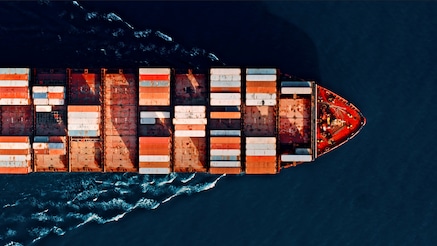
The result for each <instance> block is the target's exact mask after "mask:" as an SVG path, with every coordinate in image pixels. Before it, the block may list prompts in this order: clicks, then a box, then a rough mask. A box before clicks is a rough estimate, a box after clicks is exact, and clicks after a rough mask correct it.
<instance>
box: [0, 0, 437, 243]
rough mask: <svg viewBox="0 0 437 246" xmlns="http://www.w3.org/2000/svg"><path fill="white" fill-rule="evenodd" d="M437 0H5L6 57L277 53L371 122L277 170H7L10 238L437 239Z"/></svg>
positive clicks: (57, 59) (130, 62)
mask: <svg viewBox="0 0 437 246" xmlns="http://www.w3.org/2000/svg"><path fill="white" fill-rule="evenodd" d="M436 13H437V2H434V1H411V2H410V1H382V2H379V1H369V2H367V1H358V2H348V1H340V2H333V1H327V2H325V1H323V2H322V1H310V2H305V1H296V2H292V1H287V2H276V1H274V2H269V1H266V2H246V1H241V2H206V1H205V2H204V1H194V2H181V1H179V2H148V1H146V2H142V1H135V2H113V1H109V2H103V1H96V2H50V1H44V0H42V1H37V2H21V3H20V2H1V3H0V48H1V49H0V50H1V52H0V66H1V67H14V66H17V67H20V66H21V67H23V66H26V67H35V66H36V67H61V68H63V67H78V68H80V67H91V66H95V67H119V66H124V67H126V66H147V65H151V66H171V67H178V68H182V69H185V68H188V67H192V68H196V69H199V70H202V69H206V68H208V67H209V66H212V65H230V66H274V67H278V68H279V69H281V71H282V72H285V73H288V74H293V75H296V76H298V77H301V78H304V79H307V80H316V81H317V82H318V83H319V84H320V85H322V86H324V87H326V88H328V89H331V90H333V91H335V92H337V93H338V94H340V95H342V96H344V97H345V98H347V99H348V100H349V101H351V102H352V103H354V104H355V105H356V106H357V107H358V108H360V109H361V111H362V112H363V114H364V115H365V116H366V118H367V125H366V126H365V127H364V128H363V130H362V131H361V133H360V134H359V135H357V136H356V137H355V138H354V139H352V140H351V141H350V142H348V143H347V144H345V145H344V146H342V147H341V148H339V149H336V150H334V151H333V152H332V153H329V154H327V155H325V156H323V157H321V158H319V159H317V160H316V161H315V162H313V163H310V164H307V165H301V166H299V167H296V168H291V169H286V170H283V171H282V172H281V173H280V174H278V175H273V176H250V175H247V176H244V175H243V176H230V175H228V176H214V175H206V174H195V175H192V174H172V175H169V176H156V177H155V176H147V175H136V174H31V175H28V176H7V175H3V176H0V245H437V222H436V221H437V158H436V153H435V151H436V147H435V146H436V145H434V141H437V134H436V130H437V127H436V126H437V125H436V120H437V117H436V116H437V107H436V98H437V93H436V91H437V45H436V44H437V31H436V30H437V29H436V27H437V15H436Z"/></svg>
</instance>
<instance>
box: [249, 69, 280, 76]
mask: <svg viewBox="0 0 437 246" xmlns="http://www.w3.org/2000/svg"><path fill="white" fill-rule="evenodd" d="M246 74H250V75H252V74H276V68H247V69H246Z"/></svg>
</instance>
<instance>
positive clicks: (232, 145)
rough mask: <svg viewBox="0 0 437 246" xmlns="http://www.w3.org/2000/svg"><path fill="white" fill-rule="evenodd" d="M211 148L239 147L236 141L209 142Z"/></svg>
mask: <svg viewBox="0 0 437 246" xmlns="http://www.w3.org/2000/svg"><path fill="white" fill-rule="evenodd" d="M211 149H240V144H236V143H211Z"/></svg>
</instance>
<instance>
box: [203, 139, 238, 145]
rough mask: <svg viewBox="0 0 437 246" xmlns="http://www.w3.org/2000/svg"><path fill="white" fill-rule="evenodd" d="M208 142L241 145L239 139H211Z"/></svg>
mask: <svg viewBox="0 0 437 246" xmlns="http://www.w3.org/2000/svg"><path fill="white" fill-rule="evenodd" d="M209 141H210V142H211V143H232V144H240V143H241V139H240V138H238V137H211V138H210V140H209Z"/></svg>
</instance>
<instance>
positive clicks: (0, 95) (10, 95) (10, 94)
mask: <svg viewBox="0 0 437 246" xmlns="http://www.w3.org/2000/svg"><path fill="white" fill-rule="evenodd" d="M0 98H26V99H27V98H29V93H26V92H13V91H7V92H6V91H0Z"/></svg>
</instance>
